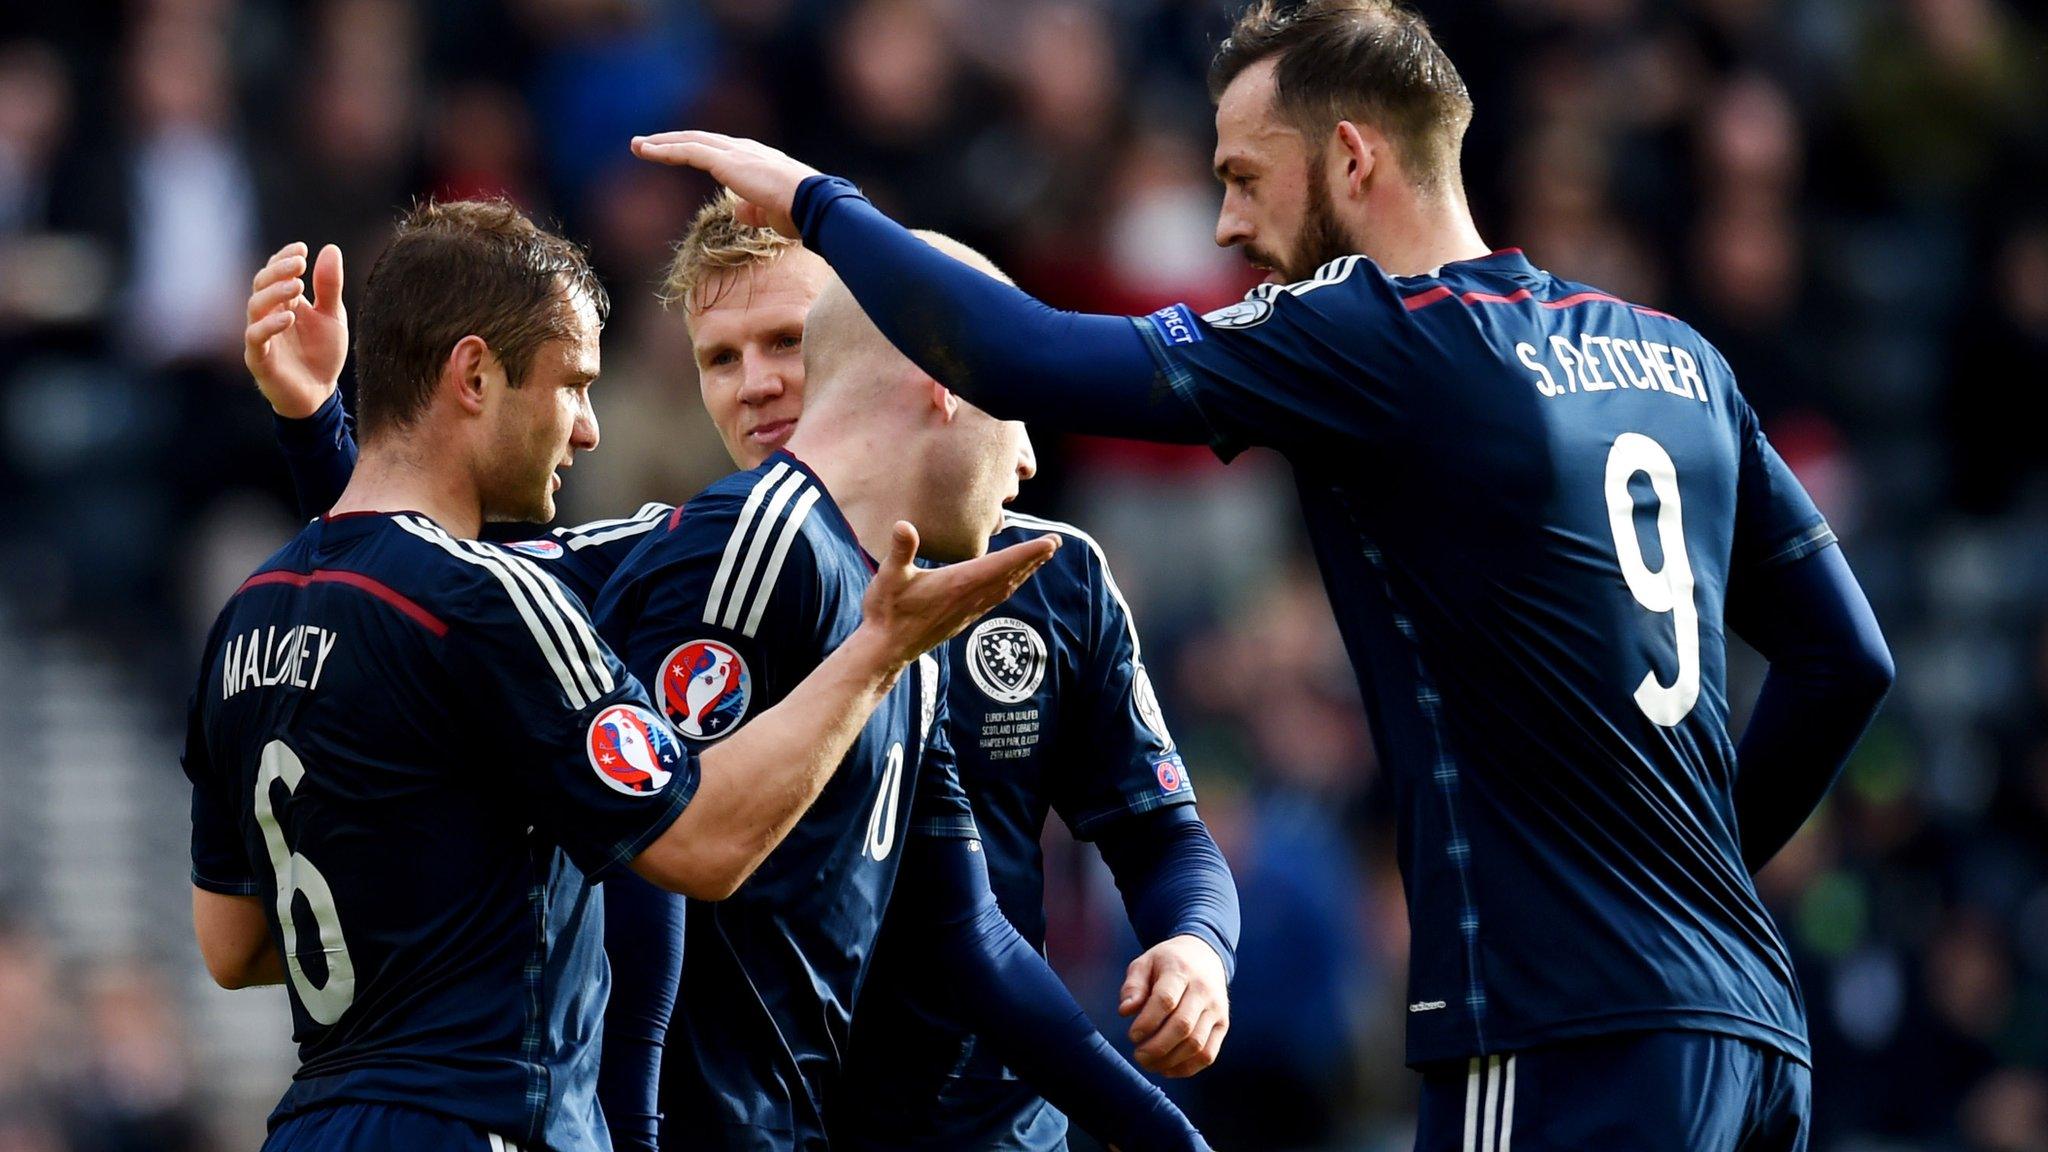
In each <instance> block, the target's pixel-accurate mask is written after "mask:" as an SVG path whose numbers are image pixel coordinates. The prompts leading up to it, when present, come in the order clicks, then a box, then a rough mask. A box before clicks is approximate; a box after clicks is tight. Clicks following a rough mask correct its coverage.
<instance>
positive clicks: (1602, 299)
mask: <svg viewBox="0 0 2048 1152" xmlns="http://www.w3.org/2000/svg"><path fill="white" fill-rule="evenodd" d="M1596 303H1598V304H1626V303H1628V301H1626V300H1623V299H1622V298H1621V297H1619V296H1609V295H1608V294H1607V293H1605V292H1574V293H1572V294H1571V295H1569V296H1566V297H1564V298H1563V299H1561V300H1545V301H1543V306H1544V307H1545V308H1569V307H1571V306H1572V305H1574V304H1596Z"/></svg>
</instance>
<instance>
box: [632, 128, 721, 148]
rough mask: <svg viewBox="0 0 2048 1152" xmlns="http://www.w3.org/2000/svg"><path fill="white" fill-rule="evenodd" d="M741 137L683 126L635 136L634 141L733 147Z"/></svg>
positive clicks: (640, 142) (639, 142)
mask: <svg viewBox="0 0 2048 1152" xmlns="http://www.w3.org/2000/svg"><path fill="white" fill-rule="evenodd" d="M739 142H740V138H739V137H737V136H727V135H725V134H724V133H721V132H706V131H704V130H703V129H701V128H683V129H680V130H678V131H674V132H656V133H654V134H652V135H649V136H635V137H633V143H634V144H635V145H639V144H708V145H711V146H712V147H715V148H731V147H732V146H733V145H735V144H738V143H739Z"/></svg>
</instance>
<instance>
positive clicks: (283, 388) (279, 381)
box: [242, 242, 348, 420]
mask: <svg viewBox="0 0 2048 1152" xmlns="http://www.w3.org/2000/svg"><path fill="white" fill-rule="evenodd" d="M305 273H306V246H305V245H304V244H302V243H298V242H294V243H291V244H287V245H285V246H284V247H283V248H280V249H278V250H277V254H276V255H274V256H272V257H271V258H270V261H269V262H268V263H266V264H265V265H264V266H263V270H262V271H260V272H258V273H256V278H255V279H254V280H253V281H251V282H250V284H249V327H248V328H247V329H246V330H244V332H243V333H242V363H244V364H246V365H248V368H249V374H250V375H252V376H254V377H255V378H256V387H257V388H258V389H259V390H261V391H262V393H263V398H264V399H265V400H268V401H270V406H271V408H272V409H274V410H276V412H277V414H278V415H280V416H286V417H290V418H292V419H298V420H302V419H304V418H306V417H308V416H311V415H312V414H313V413H314V412H316V411H318V410H319V408H320V406H321V405H322V404H325V403H326V402H327V398H328V397H329V396H332V395H333V394H334V390H335V388H336V387H338V386H339V385H340V382H341V367H342V365H343V364H344V363H346V362H347V360H348V312H347V311H346V310H345V309H344V308H343V307H342V306H341V249H339V248H336V247H335V246H334V245H332V244H329V245H327V246H326V247H325V248H322V249H321V250H320V257H319V259H318V261H316V262H315V263H314V265H313V295H312V298H311V299H310V300H309V299H308V298H307V296H306V282H305V281H304V280H303V279H301V277H303V276H304V275H305Z"/></svg>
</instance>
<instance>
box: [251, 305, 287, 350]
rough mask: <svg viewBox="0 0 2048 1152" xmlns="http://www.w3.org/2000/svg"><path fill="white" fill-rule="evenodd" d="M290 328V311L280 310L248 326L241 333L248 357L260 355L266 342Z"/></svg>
mask: <svg viewBox="0 0 2048 1152" xmlns="http://www.w3.org/2000/svg"><path fill="white" fill-rule="evenodd" d="M291 326H292V312H291V309H289V308H281V309H279V310H278V311H276V312H272V313H271V314H270V315H268V316H265V317H263V318H262V319H260V320H257V321H256V322H255V323H253V324H251V325H249V327H248V328H247V329H245V330H244V331H243V332H242V342H243V343H244V344H246V345H248V350H249V354H250V355H261V354H262V351H263V345H264V343H265V342H266V341H268V340H269V339H270V338H271V337H272V336H275V335H277V334H278V333H280V332H282V331H284V330H285V329H287V328H289V327H291Z"/></svg>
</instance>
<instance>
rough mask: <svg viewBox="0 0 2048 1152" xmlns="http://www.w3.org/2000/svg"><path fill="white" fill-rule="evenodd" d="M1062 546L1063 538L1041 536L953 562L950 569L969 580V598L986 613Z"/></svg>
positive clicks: (1015, 589)
mask: <svg viewBox="0 0 2048 1152" xmlns="http://www.w3.org/2000/svg"><path fill="white" fill-rule="evenodd" d="M1059 548H1060V541H1059V537H1057V536H1050V535H1047V536H1040V537H1039V538H1038V539H1036V540H1026V541H1024V542H1023V543H1021V544H1012V545H1010V546H1009V547H1008V548H1004V549H1001V550H999V551H995V552H991V553H989V554H988V555H986V556H982V557H980V558H979V559H975V560H969V561H967V562H966V563H964V564H954V565H951V566H950V567H949V568H948V569H947V570H948V571H957V572H958V573H959V575H960V576H961V577H962V578H963V579H966V580H967V581H968V588H967V594H968V596H969V598H970V599H971V600H972V601H973V602H974V604H975V606H976V608H977V610H978V611H983V612H985V611H987V610H988V609H990V608H993V607H995V606H996V605H998V604H1001V603H1002V602H1003V601H1005V600H1008V599H1009V598H1010V596H1011V595H1012V594H1013V593H1015V592H1016V591H1017V589H1019V588H1021V587H1023V586H1024V581H1026V580H1028V579H1030V578H1031V574H1032V573H1033V572H1036V571H1038V570H1039V568H1041V567H1043V566H1044V564H1045V562H1046V561H1048V560H1050V559H1052V556H1053V553H1055V552H1057V551H1059Z"/></svg>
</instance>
